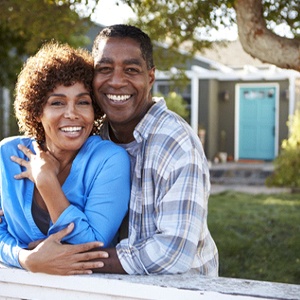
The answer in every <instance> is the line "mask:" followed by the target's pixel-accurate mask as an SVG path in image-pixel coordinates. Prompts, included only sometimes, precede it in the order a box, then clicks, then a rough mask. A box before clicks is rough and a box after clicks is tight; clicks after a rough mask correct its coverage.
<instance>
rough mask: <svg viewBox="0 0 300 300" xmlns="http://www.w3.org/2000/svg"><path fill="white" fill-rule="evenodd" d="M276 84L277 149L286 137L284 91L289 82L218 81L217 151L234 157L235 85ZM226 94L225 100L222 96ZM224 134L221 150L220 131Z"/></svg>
mask: <svg viewBox="0 0 300 300" xmlns="http://www.w3.org/2000/svg"><path fill="white" fill-rule="evenodd" d="M261 83H277V84H279V108H278V109H279V128H278V148H279V149H280V145H281V142H282V140H283V139H285V138H287V136H288V127H287V125H286V122H287V120H288V115H289V99H287V98H286V92H285V91H286V90H288V88H289V81H288V80H282V81H220V82H219V86H218V88H219V100H218V116H219V121H218V129H217V136H216V139H217V145H218V151H225V152H227V153H228V156H231V157H234V154H235V153H234V142H235V135H234V133H235V114H234V113H235V86H236V85H237V84H253V85H255V84H261ZM225 91H226V92H227V95H228V97H227V99H226V100H225V99H224V97H223V95H224V92H225ZM222 130H224V131H225V132H226V140H225V149H222V148H223V147H222V140H221V131H222Z"/></svg>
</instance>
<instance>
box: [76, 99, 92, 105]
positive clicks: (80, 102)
mask: <svg viewBox="0 0 300 300" xmlns="http://www.w3.org/2000/svg"><path fill="white" fill-rule="evenodd" d="M79 104H80V105H91V104H92V103H91V101H89V100H80V101H79Z"/></svg>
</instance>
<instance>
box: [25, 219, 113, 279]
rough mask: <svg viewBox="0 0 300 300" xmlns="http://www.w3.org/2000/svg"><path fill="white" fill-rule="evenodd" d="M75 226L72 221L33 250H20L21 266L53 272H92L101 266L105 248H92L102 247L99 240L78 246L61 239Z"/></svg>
mask: <svg viewBox="0 0 300 300" xmlns="http://www.w3.org/2000/svg"><path fill="white" fill-rule="evenodd" d="M73 228H74V224H73V223H71V224H70V225H69V226H68V227H67V228H65V229H63V230H61V231H59V232H57V233H55V234H53V235H51V236H50V237H48V238H47V239H45V240H44V241H42V242H40V243H39V244H38V245H37V247H36V248H34V249H33V250H25V249H24V250H21V251H20V253H19V261H20V264H21V266H22V267H23V268H24V269H26V270H29V271H31V272H42V273H47V274H53V275H76V274H91V273H92V269H94V268H96V269H98V268H102V267H103V265H104V264H103V262H102V261H96V260H99V259H102V258H107V257H108V253H107V252H105V251H102V250H99V249H98V250H97V251H91V250H92V249H95V248H97V247H101V246H103V244H102V243H100V242H90V243H86V244H79V245H68V244H62V243H61V240H62V239H63V238H64V237H65V236H66V235H68V234H69V233H70V232H71V231H72V230H73Z"/></svg>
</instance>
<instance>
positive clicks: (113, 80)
mask: <svg viewBox="0 0 300 300" xmlns="http://www.w3.org/2000/svg"><path fill="white" fill-rule="evenodd" d="M109 84H110V85H111V86H113V87H115V88H120V87H123V86H124V85H126V84H127V81H126V74H125V73H124V71H123V70H118V69H116V70H114V72H113V73H112V75H111V77H110V80H109Z"/></svg>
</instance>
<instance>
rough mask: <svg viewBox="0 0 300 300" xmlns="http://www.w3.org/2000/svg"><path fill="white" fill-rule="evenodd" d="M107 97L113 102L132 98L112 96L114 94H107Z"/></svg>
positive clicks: (128, 96)
mask: <svg viewBox="0 0 300 300" xmlns="http://www.w3.org/2000/svg"><path fill="white" fill-rule="evenodd" d="M106 96H107V98H108V99H110V100H113V101H126V100H128V99H129V98H130V97H131V96H130V95H112V94H107V95H106Z"/></svg>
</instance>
